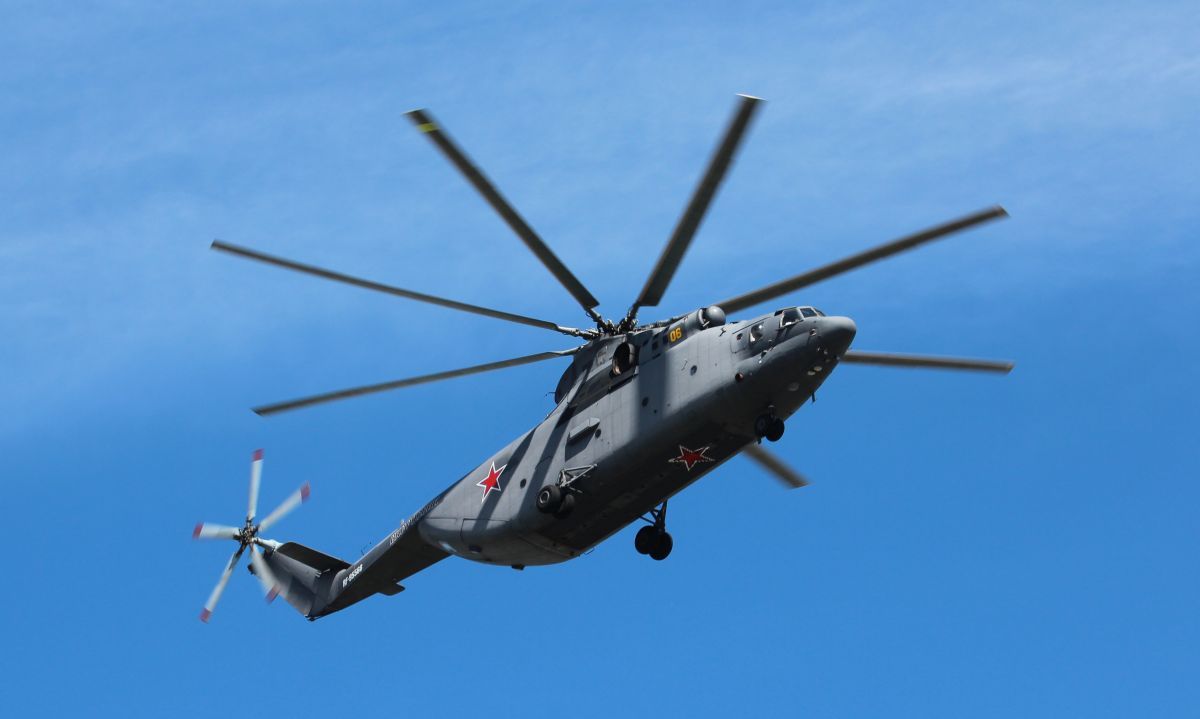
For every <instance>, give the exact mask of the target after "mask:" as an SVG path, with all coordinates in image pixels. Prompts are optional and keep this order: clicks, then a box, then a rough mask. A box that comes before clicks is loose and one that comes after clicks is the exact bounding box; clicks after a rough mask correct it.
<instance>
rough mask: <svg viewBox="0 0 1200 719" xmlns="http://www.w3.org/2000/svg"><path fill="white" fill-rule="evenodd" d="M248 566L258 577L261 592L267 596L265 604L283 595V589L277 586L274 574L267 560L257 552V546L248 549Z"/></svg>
mask: <svg viewBox="0 0 1200 719" xmlns="http://www.w3.org/2000/svg"><path fill="white" fill-rule="evenodd" d="M250 564H251V565H252V566H253V567H254V576H256V577H258V581H259V583H260V584H262V588H263V592H264V593H266V595H267V602H268V603H270V602H273V601H275V597H277V596H279V595H280V594H282V593H283V587H282V585H280V584H279V580H278V579H277V578H276V577H275V573H274V572H272V571H271V567H270V566H269V565H268V564H267V560H266V559H264V558H263V556H262V554H261V553H260V552H259V551H258V547H257V546H255V547H251V548H250Z"/></svg>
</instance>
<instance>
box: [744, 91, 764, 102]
mask: <svg viewBox="0 0 1200 719" xmlns="http://www.w3.org/2000/svg"><path fill="white" fill-rule="evenodd" d="M738 97H744V98H746V99H747V100H754V101H755V102H766V101H765V100H763V99H762V98H761V97H757V96H755V95H747V94H746V93H744V92H739V93H738Z"/></svg>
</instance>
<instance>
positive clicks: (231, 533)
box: [192, 522, 242, 539]
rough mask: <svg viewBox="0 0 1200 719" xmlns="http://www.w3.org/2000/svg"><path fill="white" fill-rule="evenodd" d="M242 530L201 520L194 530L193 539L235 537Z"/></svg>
mask: <svg viewBox="0 0 1200 719" xmlns="http://www.w3.org/2000/svg"><path fill="white" fill-rule="evenodd" d="M241 531H242V530H240V529H238V528H237V527H226V526H225V525H223V524H205V523H204V522H200V523H198V524H197V525H196V528H195V529H193V530H192V539H235V538H236V537H237V535H238V532H241Z"/></svg>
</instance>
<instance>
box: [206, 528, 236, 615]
mask: <svg viewBox="0 0 1200 719" xmlns="http://www.w3.org/2000/svg"><path fill="white" fill-rule="evenodd" d="M244 551H246V545H244V544H243V545H242V546H240V547H238V548H237V551H236V552H234V553H233V556H232V557H230V558H229V564H226V565H225V571H224V572H222V573H221V579H220V580H219V581H218V582H217V586H215V587H213V590H212V594H210V595H208V601H207V602H205V603H204V611H202V612H200V621H202V622H207V621H208V619H209V617H211V616H212V613H213V610H214V609H216V608H217V602H218V601H220V600H221V594H222V593H224V591H225V585H226V584H229V576H230V575H231V574H233V568H234V567H236V566H237V563H238V560H239V559H241V558H242V552H244Z"/></svg>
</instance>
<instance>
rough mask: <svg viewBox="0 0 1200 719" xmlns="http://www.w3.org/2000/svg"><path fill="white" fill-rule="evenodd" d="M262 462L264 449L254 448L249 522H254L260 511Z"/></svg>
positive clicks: (251, 468) (247, 511) (248, 509)
mask: <svg viewBox="0 0 1200 719" xmlns="http://www.w3.org/2000/svg"><path fill="white" fill-rule="evenodd" d="M262 463H263V451H262V450H261V449H256V450H254V456H253V458H252V459H251V460H250V504H249V506H248V508H247V509H246V521H247V522H253V521H254V515H255V513H257V512H258V488H259V486H260V484H261V483H262Z"/></svg>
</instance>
